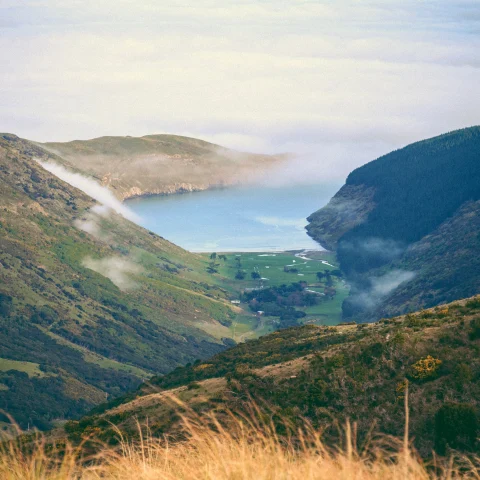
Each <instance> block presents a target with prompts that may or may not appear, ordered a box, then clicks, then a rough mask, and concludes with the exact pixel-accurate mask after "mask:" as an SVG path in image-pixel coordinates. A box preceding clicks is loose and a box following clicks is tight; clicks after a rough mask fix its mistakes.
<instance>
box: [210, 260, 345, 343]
mask: <svg viewBox="0 0 480 480" xmlns="http://www.w3.org/2000/svg"><path fill="white" fill-rule="evenodd" d="M299 254H300V253H299V252H280V253H262V252H254V253H252V252H247V253H245V252H243V253H242V252H235V253H226V254H225V255H226V256H227V260H226V261H224V260H222V259H218V258H217V259H216V262H217V264H219V267H218V274H215V275H210V277H211V278H212V280H213V281H216V282H217V284H219V285H221V286H222V287H223V288H224V289H225V290H227V291H228V292H229V294H230V295H231V298H232V299H233V300H236V299H238V298H239V296H240V294H241V292H242V291H243V290H244V289H248V288H258V287H261V286H263V287H269V286H278V285H282V284H290V283H294V282H300V281H303V282H307V284H308V287H307V288H309V289H312V290H315V291H318V292H320V293H323V289H324V284H323V283H320V282H319V281H318V279H317V276H316V274H317V272H319V271H321V272H324V271H325V270H329V271H331V270H334V269H337V268H338V266H337V265H338V264H337V261H336V258H335V254H333V253H331V252H325V251H318V252H309V253H308V254H305V255H303V254H301V255H302V256H304V257H307V259H304V258H300V257H299V256H296V255H299ZM217 255H218V254H217ZM220 255H221V254H220ZM201 256H202V258H203V259H204V261H205V267H206V266H207V265H208V263H209V262H210V258H209V257H210V254H202V255H201ZM237 258H239V259H240V263H241V269H242V270H243V271H245V272H246V276H245V279H243V280H238V279H236V278H235V275H236V273H237V271H238V266H237V261H236V259H237ZM284 267H289V268H296V269H297V270H298V272H297V273H287V272H285V271H284ZM254 271H257V272H258V273H259V274H260V275H261V278H262V280H253V279H252V277H251V272H254ZM334 287H335V289H336V290H337V294H336V295H335V297H334V298H333V300H330V299H328V300H327V299H325V300H323V301H322V302H321V303H320V304H318V305H315V306H313V307H308V308H303V309H302V310H303V311H304V312H305V313H306V314H307V316H306V317H305V318H304V319H303V321H304V322H305V323H314V324H319V325H337V324H338V323H340V322H341V320H342V302H343V300H344V299H345V298H346V297H347V295H348V292H349V287H348V285H346V284H345V283H344V282H343V281H341V280H337V279H335V285H334ZM240 307H241V308H242V309H243V310H244V312H243V313H242V314H239V315H237V317H236V318H235V320H234V322H233V323H232V325H231V327H230V336H231V338H233V339H234V340H235V341H237V342H238V341H243V340H246V339H248V338H257V337H259V336H261V335H265V334H267V333H270V332H272V331H273V330H274V327H273V326H272V324H271V320H272V317H267V318H263V319H260V320H259V319H257V318H255V316H254V314H253V313H252V312H250V310H249V309H248V306H247V305H245V304H241V305H240Z"/></svg>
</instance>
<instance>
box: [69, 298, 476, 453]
mask: <svg viewBox="0 0 480 480" xmlns="http://www.w3.org/2000/svg"><path fill="white" fill-rule="evenodd" d="M479 348H480V297H475V298H471V299H466V300H462V301H459V302H455V303H452V304H449V305H447V306H442V307H441V308H435V309H429V310H424V311H420V312H418V313H415V314H409V315H407V316H402V317H397V318H393V319H390V320H384V321H381V322H377V323H372V324H359V325H356V324H354V323H352V324H348V325H340V326H336V327H320V326H314V325H307V326H302V327H296V328H290V329H285V330H281V331H277V332H274V333H272V334H269V335H266V336H264V337H261V338H259V339H257V340H252V341H248V342H247V343H243V344H239V345H237V346H235V347H232V348H230V349H228V350H225V351H223V352H221V353H219V354H217V355H215V356H213V357H212V358H210V359H208V360H206V361H203V362H201V361H197V362H194V363H193V364H192V365H187V366H185V367H180V368H177V369H175V370H174V371H173V372H171V373H169V374H167V375H165V376H163V377H154V378H153V379H151V380H150V381H149V382H146V383H144V384H142V386H141V387H140V389H138V390H137V391H136V392H133V393H131V394H129V395H127V396H125V397H123V398H121V399H117V400H116V401H114V402H112V403H110V404H105V405H104V406H101V407H98V408H97V409H95V410H93V411H92V412H91V413H90V414H89V415H88V416H86V417H84V418H83V419H81V420H80V421H79V422H76V421H73V422H69V423H67V424H66V425H65V432H66V434H67V435H68V437H69V439H70V440H71V441H75V442H78V441H80V440H81V439H82V438H85V436H88V435H91V434H92V433H95V432H96V433H97V435H98V436H99V438H100V439H101V440H102V441H104V442H107V443H110V444H112V445H115V444H116V442H117V441H118V432H117V430H116V428H117V427H118V428H120V430H121V432H122V434H123V435H125V436H126V438H129V437H132V438H136V437H137V436H138V426H137V421H140V423H142V422H147V421H148V425H149V431H150V432H151V434H153V435H154V436H162V435H164V434H173V435H174V436H175V434H177V435H178V434H179V433H180V423H181V422H180V417H179V415H178V413H179V407H178V405H177V404H176V403H175V402H172V401H171V400H170V397H171V396H172V395H173V396H175V397H177V398H178V399H179V400H180V401H182V402H183V403H184V407H183V408H181V409H180V411H185V408H187V409H190V410H193V411H194V412H196V413H197V414H198V415H200V416H202V415H207V416H208V415H211V414H212V413H215V415H216V416H217V417H218V418H221V416H222V412H226V411H234V412H237V413H241V412H243V413H248V411H249V410H248V409H249V405H250V404H251V403H250V402H251V400H252V399H253V400H254V401H256V402H257V404H258V405H259V406H260V408H261V411H262V415H266V414H268V415H269V417H268V418H271V419H272V420H273V422H274V424H275V426H276V428H277V429H278V432H279V433H280V434H286V433H287V431H286V430H285V428H286V425H287V424H288V423H287V424H286V423H285V422H286V421H287V422H290V427H289V428H291V433H293V434H295V432H296V429H297V428H298V427H300V426H301V425H302V424H303V423H302V422H303V421H304V420H302V419H306V420H307V421H308V422H310V424H311V425H312V426H313V428H314V429H316V430H317V431H322V432H323V439H324V441H327V442H328V443H329V444H339V443H340V444H341V443H342V441H343V440H342V437H341V429H340V430H339V425H342V424H344V422H345V421H346V419H350V420H351V421H353V422H356V424H357V430H356V432H357V437H356V441H357V442H358V443H357V444H358V445H359V446H360V445H362V444H364V442H366V441H368V438H369V435H371V433H372V428H374V429H375V432H377V433H378V432H382V433H384V434H389V435H394V436H401V435H402V433H403V429H404V424H405V416H404V406H403V401H404V395H405V389H406V381H408V383H409V400H410V413H411V421H410V428H411V436H412V438H413V439H414V445H415V447H416V448H417V449H419V450H420V452H421V453H422V454H423V455H430V453H431V451H432V449H436V450H437V452H440V453H444V452H445V448H446V447H447V444H448V445H449V446H450V447H452V448H457V449H460V450H467V451H469V450H473V449H475V448H477V447H478V445H476V443H475V442H476V440H475V438H476V434H477V433H478V429H479V427H480V423H479V422H478V420H477V419H478V415H479V413H480V411H479V408H480V405H479V403H478V402H479V400H478V399H479V398H480V390H479V389H480V382H479V381H478V380H479V378H480V360H479V359H480V356H479V355H478V352H479ZM448 418H450V419H451V420H448ZM225 421H228V420H227V419H226V417H225ZM449 421H451V422H452V421H453V422H454V425H453V424H451V423H448V422H449ZM113 425H115V426H116V427H114V426H113ZM282 432H283V433H282ZM339 435H340V436H339Z"/></svg>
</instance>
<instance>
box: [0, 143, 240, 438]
mask: <svg viewBox="0 0 480 480" xmlns="http://www.w3.org/2000/svg"><path fill="white" fill-rule="evenodd" d="M36 159H40V160H44V161H54V162H57V163H62V159H61V158H59V157H57V156H55V155H53V154H51V153H49V152H47V151H46V150H44V149H43V148H41V147H39V146H38V145H36V144H34V143H32V142H29V141H27V140H23V139H20V138H18V137H17V136H15V135H12V134H0V246H1V248H0V277H1V284H0V325H1V328H0V345H1V349H0V350H1V353H0V406H1V408H2V409H3V410H4V411H8V413H9V414H11V415H12V416H13V417H14V418H15V420H16V421H17V422H19V424H20V426H21V427H22V428H27V426H30V427H37V428H41V429H43V428H48V427H50V426H51V425H52V422H53V421H55V420H57V419H64V418H72V417H75V416H79V415H81V414H82V413H85V412H86V411H88V410H89V409H91V408H92V407H93V406H94V405H96V404H98V403H100V402H102V401H104V400H105V398H106V396H117V395H119V394H121V393H122V392H125V391H127V390H131V389H132V388H135V387H136V386H137V385H138V384H139V383H140V382H141V381H142V379H144V378H148V377H150V376H151V375H152V374H154V373H156V374H160V373H167V372H169V371H171V370H172V369H174V368H175V367H177V366H179V365H183V364H185V363H187V362H191V361H194V360H196V359H198V358H205V357H208V356H211V355H212V354H214V353H216V352H219V351H220V350H222V349H224V348H225V346H226V345H231V344H232V343H233V342H232V341H231V340H225V342H224V341H222V340H221V339H220V338H218V337H213V336H212V335H210V334H209V333H207V332H206V331H205V330H204V329H203V328H204V327H206V326H209V327H210V328H212V327H215V325H218V326H222V325H229V324H230V323H231V319H232V318H233V317H234V316H235V312H234V308H233V307H232V305H231V304H230V302H229V301H228V300H227V294H226V292H225V291H224V290H222V289H221V288H219V287H217V286H215V285H213V284H212V283H211V282H210V283H209V279H210V277H209V276H208V275H207V274H206V272H205V267H206V264H207V261H206V260H205V259H203V258H202V257H200V256H198V255H194V254H191V253H189V252H186V251H185V250H182V249H181V248H179V247H177V246H175V245H173V244H171V243H170V242H168V241H167V240H165V239H163V238H161V237H159V236H158V235H155V234H154V233H152V232H149V231H147V230H145V229H143V228H141V227H139V226H137V225H135V224H134V223H132V222H130V221H128V220H126V219H125V218H123V217H122V216H120V215H118V214H116V213H114V212H110V213H108V214H106V213H105V212H104V211H102V210H97V209H96V206H95V202H94V201H93V200H92V199H91V198H90V197H88V196H87V195H85V194H84V193H83V192H81V191H79V190H77V189H76V188H73V187H71V186H70V185H68V184H66V183H65V182H63V181H61V180H60V179H58V178H57V177H55V176H53V175H52V174H50V173H49V172H47V171H46V170H44V169H43V168H42V167H41V166H40V164H39V163H38V162H37V161H36ZM2 419H3V420H4V418H3V417H2V418H0V421H1V420H2ZM0 425H1V424H0Z"/></svg>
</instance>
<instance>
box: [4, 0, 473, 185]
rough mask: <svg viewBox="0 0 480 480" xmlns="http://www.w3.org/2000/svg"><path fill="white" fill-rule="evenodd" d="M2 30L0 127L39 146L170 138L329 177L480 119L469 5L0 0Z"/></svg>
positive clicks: (376, 0)
mask: <svg viewBox="0 0 480 480" xmlns="http://www.w3.org/2000/svg"><path fill="white" fill-rule="evenodd" d="M189 4H190V5H189ZM0 29H1V32H0V78H1V83H0V131H4V132H6V131H8V132H11V133H15V134H17V135H19V136H22V137H24V138H28V139H32V140H37V141H67V140H73V139H87V138H93V137H99V136H103V135H132V136H141V135H146V134H153V133H175V134H180V135H188V136H194V137H199V138H203V139H205V140H209V141H213V142H215V143H219V144H222V145H224V146H227V147H231V148H236V149H240V150H246V151H254V152H263V153H280V152H292V153H296V154H297V155H298V156H299V158H301V159H303V160H302V161H304V164H305V165H310V167H309V168H310V170H311V169H312V168H313V169H314V170H315V172H316V175H317V176H318V175H320V176H324V177H331V178H340V177H342V176H344V175H346V174H348V172H349V171H350V170H352V168H354V167H356V166H358V165H361V164H363V163H365V162H366V161H369V160H372V159H374V158H376V157H377V156H379V155H382V154H385V153H388V152H389V151H391V150H393V149H396V148H399V147H402V146H404V145H407V144H408V143H411V142H413V141H416V140H420V139H423V138H427V137H431V136H434V135H438V134H441V133H444V132H447V131H451V130H455V129H457V128H462V127H467V126H472V125H478V124H480V54H479V52H480V1H479V0H473V1H472V0H465V1H463V0H459V1H456V0H448V1H446V0H437V1H430V0H398V1H394V0H370V1H369V0H365V1H361V0H335V1H312V0H310V1H302V0H289V1H286V0H261V1H246V0H220V1H212V0H195V2H185V1H167V0H141V1H138V0H137V1H126V0H81V1H80V0H68V1H66V0H0ZM288 174H289V175H292V176H293V177H294V176H295V175H297V176H303V177H308V176H310V173H309V170H308V169H306V170H302V169H301V168H298V169H297V168H292V169H290V171H289V173H288Z"/></svg>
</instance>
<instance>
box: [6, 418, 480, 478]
mask: <svg viewBox="0 0 480 480" xmlns="http://www.w3.org/2000/svg"><path fill="white" fill-rule="evenodd" d="M259 413H260V412H259V411H258V409H257V410H256V414H254V415H253V416H249V417H248V418H247V417H244V418H239V417H235V416H233V415H231V416H230V417H231V418H230V421H229V422H227V424H228V427H224V426H222V424H220V422H219V421H218V419H217V418H216V417H215V416H213V415H211V416H210V417H208V418H205V417H203V419H202V420H200V418H199V417H194V416H192V415H190V414H189V415H188V416H186V417H184V419H183V422H184V428H185V432H186V434H187V436H188V440H185V441H184V442H181V443H178V442H177V443H175V444H169V443H168V441H167V440H166V439H158V438H152V437H151V436H150V435H149V434H148V429H145V428H144V429H143V433H142V435H141V436H140V438H141V440H139V441H136V442H132V441H127V440H125V439H122V441H121V443H120V447H119V448H117V449H116V450H114V449H112V448H108V447H105V448H103V449H101V451H100V453H99V454H97V455H95V457H92V458H85V457H82V455H81V454H80V452H81V449H78V450H75V449H73V448H71V447H68V446H67V448H66V450H65V451H64V453H63V454H62V455H54V454H52V452H51V451H50V452H49V450H48V448H46V446H45V443H44V442H42V441H38V442H37V443H35V444H34V446H33V451H30V452H29V453H22V452H21V451H20V449H19V448H18V447H16V446H15V444H13V443H10V444H6V445H5V446H4V448H3V450H2V451H0V478H1V479H2V480H40V479H41V480H67V479H68V480H73V479H75V480H80V479H81V480H94V479H98V480H100V479H110V480H178V479H181V480H386V479H392V480H427V479H429V480H430V479H437V480H439V479H445V480H454V479H459V478H462V479H480V463H479V462H478V461H477V460H472V459H467V458H462V457H458V458H452V459H450V460H449V461H447V462H444V463H440V462H437V464H435V465H430V466H429V467H430V468H427V466H425V465H424V464H423V463H422V461H421V460H420V459H419V458H418V457H417V456H416V455H415V454H414V453H413V452H412V451H411V450H410V448H409V447H408V440H407V438H405V439H404V441H403V442H402V441H400V440H395V439H385V438H383V439H382V443H379V442H376V443H375V444H374V442H370V444H369V447H368V448H366V449H365V450H364V451H363V452H358V451H357V450H356V449H355V448H354V443H355V442H354V440H353V437H354V434H353V433H352V429H351V427H350V425H349V424H347V425H346V428H345V435H344V438H345V442H344V443H345V444H344V446H343V448H337V449H331V448H327V447H326V446H325V445H324V444H323V442H322V439H321V435H320V434H319V432H317V431H315V430H314V429H312V428H310V427H308V426H307V427H306V428H305V430H304V431H303V432H299V433H298V435H295V440H293V439H285V438H280V437H278V436H277V435H276V433H275V429H274V428H273V426H272V425H270V424H268V423H265V422H261V421H259V420H258V418H260V416H259V415H257V414H259ZM222 423H224V422H222ZM139 429H140V430H142V428H141V427H140V426H139ZM145 430H146V433H145ZM407 434H408V430H407ZM47 452H49V453H47ZM433 467H435V468H433ZM433 472H435V473H433Z"/></svg>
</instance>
